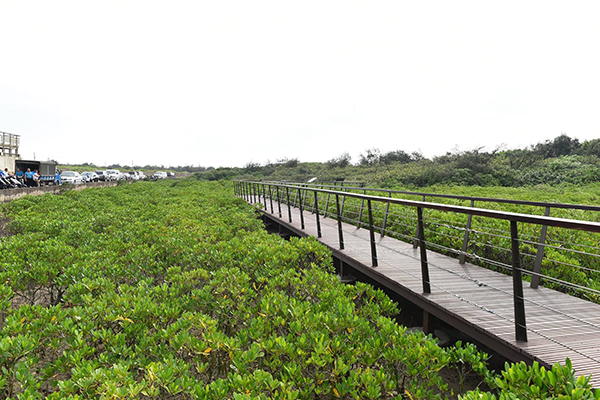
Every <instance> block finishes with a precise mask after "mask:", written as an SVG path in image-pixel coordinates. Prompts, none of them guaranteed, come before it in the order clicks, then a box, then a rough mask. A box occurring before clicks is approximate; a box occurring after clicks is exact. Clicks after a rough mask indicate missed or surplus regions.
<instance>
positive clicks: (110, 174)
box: [106, 169, 123, 181]
mask: <svg viewBox="0 0 600 400" xmlns="http://www.w3.org/2000/svg"><path fill="white" fill-rule="evenodd" d="M121 179H123V174H122V173H121V171H119V170H118V169H107V170H106V180H107V181H118V180H121Z"/></svg>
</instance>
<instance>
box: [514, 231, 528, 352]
mask: <svg viewBox="0 0 600 400" xmlns="http://www.w3.org/2000/svg"><path fill="white" fill-rule="evenodd" d="M510 239H511V240H510V241H511V249H512V276H513V298H514V308H515V338H516V340H521V341H524V342H526V341H527V324H526V323H525V299H524V298H523V280H522V278H521V261H520V254H519V234H518V231H517V221H510Z"/></svg>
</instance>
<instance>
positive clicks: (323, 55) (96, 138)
mask: <svg viewBox="0 0 600 400" xmlns="http://www.w3.org/2000/svg"><path fill="white" fill-rule="evenodd" d="M599 21H600V2H598V1H596V0H594V1H581V0H578V1H549V0H544V1H523V0H518V1H505V0H502V1H484V0H473V1H461V0H455V1H428V0H414V1H402V0H394V1H378V0H363V1H351V0H340V1H329V0H317V1H311V0H299V1H295V0H276V1H262V0H252V1H248V0H241V1H228V0H213V1H177V0H175V1H167V0H164V1H149V0H141V1H131V0H118V1H111V0H102V1H80V0H77V1H61V0H53V1H47V0H44V1H26V0H24V1H15V0H0V131H6V132H10V133H15V134H19V135H21V149H20V150H21V155H22V156H23V158H33V156H34V153H35V157H36V158H37V159H41V160H45V159H49V158H52V159H55V160H57V161H59V162H61V163H83V162H93V163H96V164H99V165H104V164H105V163H107V164H112V163H120V164H126V165H131V163H132V162H133V163H134V164H137V165H146V164H158V165H161V164H163V165H165V166H168V165H174V166H175V165H190V164H191V165H202V166H205V167H208V166H214V167H219V166H243V165H245V164H246V163H248V162H249V161H253V162H259V163H264V162H266V161H267V160H270V161H275V160H277V159H281V158H299V159H300V161H326V160H328V159H331V158H333V157H336V156H338V155H340V154H341V153H343V152H349V153H350V155H351V156H352V157H353V161H354V162H356V161H358V155H359V153H361V152H363V153H364V151H365V150H366V149H369V148H379V149H381V150H382V151H391V150H404V151H407V152H411V151H415V150H420V151H421V152H422V153H423V154H424V155H425V156H427V157H431V156H434V155H440V154H443V153H444V152H446V151H449V150H452V149H454V148H458V149H460V150H469V149H473V148H476V147H481V146H484V147H485V149H486V150H493V149H494V148H496V147H497V146H499V145H502V144H505V145H506V146H505V147H506V148H515V147H526V146H528V145H530V144H534V143H537V142H540V141H544V140H547V139H552V138H554V137H556V136H558V135H560V134H561V133H566V134H567V135H569V136H571V137H575V138H578V139H579V140H581V141H583V140H589V139H595V138H598V137H600V45H599V43H600V23H599Z"/></svg>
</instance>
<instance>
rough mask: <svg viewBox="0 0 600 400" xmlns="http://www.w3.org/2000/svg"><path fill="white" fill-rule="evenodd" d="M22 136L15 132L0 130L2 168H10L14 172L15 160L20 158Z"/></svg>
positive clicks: (0, 162)
mask: <svg viewBox="0 0 600 400" xmlns="http://www.w3.org/2000/svg"><path fill="white" fill-rule="evenodd" d="M20 142H21V137H20V136H19V135H15V134H13V133H8V132H2V131H0V168H2V171H4V169H5V168H8V170H9V171H10V172H14V168H15V161H16V160H18V159H19V158H20V155H19V144H20Z"/></svg>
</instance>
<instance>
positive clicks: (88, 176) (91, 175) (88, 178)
mask: <svg viewBox="0 0 600 400" xmlns="http://www.w3.org/2000/svg"><path fill="white" fill-rule="evenodd" d="M81 177H82V178H83V181H84V182H98V181H99V180H100V178H99V177H98V174H97V173H95V172H94V171H86V172H82V173H81Z"/></svg>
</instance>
